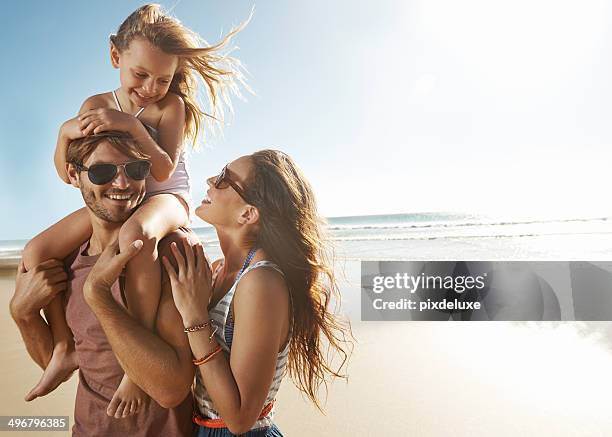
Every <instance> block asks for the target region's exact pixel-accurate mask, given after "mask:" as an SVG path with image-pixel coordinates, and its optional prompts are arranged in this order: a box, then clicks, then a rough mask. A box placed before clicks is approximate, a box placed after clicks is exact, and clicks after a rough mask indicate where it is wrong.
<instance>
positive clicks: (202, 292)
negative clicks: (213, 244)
mask: <svg viewBox="0 0 612 437" xmlns="http://www.w3.org/2000/svg"><path fill="white" fill-rule="evenodd" d="M170 248H171V250H172V254H173V255H174V258H175V259H176V264H177V266H178V271H177V270H175V269H174V267H172V264H170V261H169V260H168V258H166V257H165V256H164V257H163V259H162V262H163V263H164V267H165V268H166V271H167V272H168V277H169V278H170V284H171V286H172V297H173V298H174V304H175V305H176V308H177V309H178V311H179V313H180V314H181V317H182V318H183V323H184V325H185V326H193V325H197V324H200V323H204V322H206V321H207V320H208V303H209V302H210V297H211V294H212V283H211V282H212V280H211V278H212V272H211V270H210V266H209V264H208V260H207V259H206V255H204V249H203V247H202V245H201V244H196V245H195V251H194V248H193V247H192V246H190V245H189V243H187V242H186V241H183V248H184V249H185V256H184V257H183V255H182V254H181V252H180V251H179V249H178V247H177V245H176V243H172V244H171V245H170Z"/></svg>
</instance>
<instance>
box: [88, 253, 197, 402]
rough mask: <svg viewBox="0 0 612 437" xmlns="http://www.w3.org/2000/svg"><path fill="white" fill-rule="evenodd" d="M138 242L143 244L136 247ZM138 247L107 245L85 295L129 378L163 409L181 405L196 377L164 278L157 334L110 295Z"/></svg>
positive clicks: (170, 293)
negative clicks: (133, 316)
mask: <svg viewBox="0 0 612 437" xmlns="http://www.w3.org/2000/svg"><path fill="white" fill-rule="evenodd" d="M140 246H141V245H140ZM139 249H140V247H137V246H135V245H134V244H133V245H132V246H130V248H129V249H128V250H127V251H126V252H125V253H121V254H118V255H115V254H116V252H117V250H118V246H116V245H114V246H112V247H110V248H107V249H106V250H105V251H104V252H103V254H102V255H101V256H100V258H99V259H98V262H97V263H96V265H95V266H94V268H93V269H92V271H91V272H90V274H89V276H88V279H87V282H86V284H85V287H84V288H83V293H84V296H85V300H86V302H87V303H88V304H89V306H90V307H91V309H92V311H93V312H94V314H95V315H96V317H97V319H98V321H99V322H100V325H101V326H102V329H103V330H104V333H105V334H106V337H107V338H108V341H109V343H110V345H111V348H112V349H113V352H114V353H115V355H116V357H117V359H118V361H119V363H120V364H121V366H122V367H123V369H124V371H125V373H126V374H127V375H128V377H129V378H130V379H131V380H132V381H133V382H135V383H136V384H137V385H138V386H139V387H140V388H142V389H143V390H144V391H145V392H146V393H147V394H148V395H149V396H151V397H152V398H153V399H155V401H157V403H159V404H160V405H161V406H162V407H164V408H172V407H175V406H177V405H179V404H180V403H181V402H182V401H183V400H184V399H185V397H186V396H187V395H188V394H189V391H190V389H191V385H192V383H193V378H194V366H193V363H192V361H191V360H192V357H191V349H190V347H189V341H188V339H187V336H186V334H185V333H184V332H183V323H182V319H181V316H180V314H179V313H178V311H177V309H176V306H175V305H174V300H173V299H172V291H171V290H170V288H169V287H170V284H169V282H168V281H166V283H165V284H164V285H163V286H162V294H161V300H160V303H159V308H158V311H157V318H156V333H154V332H151V331H149V330H148V329H146V328H144V327H143V326H142V325H140V323H138V322H137V321H136V320H135V319H133V318H132V317H131V316H130V315H129V314H128V313H127V311H126V310H125V309H124V308H123V307H121V306H120V305H119V304H118V303H117V302H116V301H115V300H114V299H113V298H112V296H111V294H110V285H109V284H112V283H113V282H114V280H115V278H116V277H117V276H118V275H119V273H120V272H121V270H122V268H123V266H125V264H126V263H127V261H128V260H129V259H130V258H131V257H132V256H134V255H135V254H136V253H137V252H138V250H139Z"/></svg>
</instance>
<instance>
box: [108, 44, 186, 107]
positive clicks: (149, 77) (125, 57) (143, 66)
mask: <svg viewBox="0 0 612 437" xmlns="http://www.w3.org/2000/svg"><path fill="white" fill-rule="evenodd" d="M111 62H112V64H113V67H115V68H118V69H119V79H120V81H121V89H122V90H123V91H124V93H125V94H126V95H127V96H128V98H129V99H130V101H131V102H132V103H133V104H134V105H136V106H138V107H141V108H142V107H145V106H147V105H150V104H151V103H155V102H157V101H159V100H161V99H163V98H164V97H165V96H166V93H167V92H168V88H169V87H170V82H172V77H173V76H174V73H176V70H177V68H178V65H179V58H178V56H176V55H169V54H167V53H164V52H163V51H162V50H161V49H159V48H158V47H156V46H154V45H153V44H151V43H150V42H149V41H147V40H146V39H144V38H137V39H134V40H133V41H132V42H131V43H130V45H129V47H128V48H127V50H124V51H123V52H121V53H120V52H119V50H117V48H116V47H115V46H114V45H112V44H111Z"/></svg>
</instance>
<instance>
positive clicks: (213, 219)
mask: <svg viewBox="0 0 612 437" xmlns="http://www.w3.org/2000/svg"><path fill="white" fill-rule="evenodd" d="M252 167H253V164H252V161H251V159H250V158H249V157H248V156H243V157H241V158H238V159H236V160H235V161H232V162H230V163H229V164H228V165H227V167H226V168H225V174H224V177H223V178H222V179H221V180H219V178H220V176H221V174H219V175H217V176H212V177H210V178H208V179H207V180H206V183H207V184H208V191H207V192H206V197H205V198H204V199H203V200H202V203H201V204H200V205H199V206H198V207H197V208H196V210H195V213H196V215H197V216H198V217H200V218H201V219H202V220H204V221H205V222H207V223H210V224H211V225H231V224H237V223H238V217H240V215H241V213H242V211H243V210H244V207H245V206H246V205H247V202H246V200H245V199H243V198H242V197H241V194H242V195H244V190H246V181H247V180H248V179H249V175H250V174H251V170H252ZM217 180H219V182H220V183H218V184H217V187H215V182H216V181H217ZM239 192H242V193H240V194H239Z"/></svg>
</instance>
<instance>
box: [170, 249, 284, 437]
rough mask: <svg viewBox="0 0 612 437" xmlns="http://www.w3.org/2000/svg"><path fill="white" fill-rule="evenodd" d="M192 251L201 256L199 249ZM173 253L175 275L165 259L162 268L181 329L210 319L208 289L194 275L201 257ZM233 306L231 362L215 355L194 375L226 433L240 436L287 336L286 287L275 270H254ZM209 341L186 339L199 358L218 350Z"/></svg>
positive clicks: (203, 336)
mask: <svg viewBox="0 0 612 437" xmlns="http://www.w3.org/2000/svg"><path fill="white" fill-rule="evenodd" d="M190 252H191V254H190ZM197 252H202V250H201V248H200V247H198V249H197ZM173 254H174V256H175V258H176V260H177V264H178V266H179V268H178V272H175V271H174V270H173V269H172V267H171V266H170V265H169V262H168V261H167V260H164V265H165V266H166V269H167V270H168V273H169V276H170V280H171V282H172V294H173V296H174V300H175V303H176V304H177V308H178V309H179V312H180V313H181V316H182V319H183V323H184V324H185V326H192V325H197V324H200V323H203V322H204V321H206V320H208V319H209V315H208V312H207V310H206V308H207V303H208V297H209V296H210V285H209V286H208V287H205V286H201V284H202V283H203V282H205V281H206V275H205V274H201V273H199V265H201V261H199V260H200V259H201V258H203V252H202V255H199V254H198V255H196V256H194V254H193V252H192V251H191V250H186V256H185V259H184V260H181V259H182V255H180V253H178V252H177V250H176V249H175V248H173ZM190 258H191V259H190ZM194 266H195V267H194ZM170 269H172V270H170ZM208 278H209V277H208ZM202 296H204V297H202ZM233 307H234V320H235V325H234V337H233V342H232V353H231V357H230V360H229V361H228V360H227V358H226V356H225V355H224V354H218V355H217V356H215V357H214V358H213V359H212V360H210V361H209V362H207V363H205V364H202V365H200V366H198V371H199V372H200V375H201V376H202V380H203V381H204V385H205V386H206V390H207V391H208V393H209V395H210V398H211V399H212V401H213V403H214V405H215V409H216V410H217V411H218V412H219V415H220V416H221V417H222V418H223V420H224V421H225V423H226V424H227V426H228V428H229V430H230V431H231V432H233V433H234V434H240V433H243V432H246V431H248V430H249V429H250V428H251V427H252V426H253V424H254V423H255V421H256V420H257V418H258V417H259V415H260V413H261V411H262V409H263V408H264V402H265V400H266V396H267V394H268V391H269V389H270V385H271V384H272V379H273V377H274V372H275V369H276V360H277V356H278V351H279V349H280V348H281V347H282V345H283V342H284V340H286V337H287V333H288V330H289V295H288V290H287V286H286V285H285V282H284V280H283V278H282V277H281V276H280V274H278V273H277V272H275V271H272V270H269V269H265V268H262V269H256V270H253V271H251V272H249V273H247V274H246V275H245V276H244V277H243V279H242V280H241V281H240V283H239V285H238V287H237V289H236V292H235V295H234V300H233ZM271 315H273V316H271ZM209 336H210V331H209V330H208V329H207V330H202V331H196V332H193V333H189V334H188V338H189V344H190V346H191V350H192V352H193V356H194V357H196V358H201V357H204V356H206V355H207V354H209V353H210V352H211V351H212V350H214V348H215V347H216V346H217V344H216V342H214V341H213V342H212V343H211V342H210V341H209V338H208V337H209Z"/></svg>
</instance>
